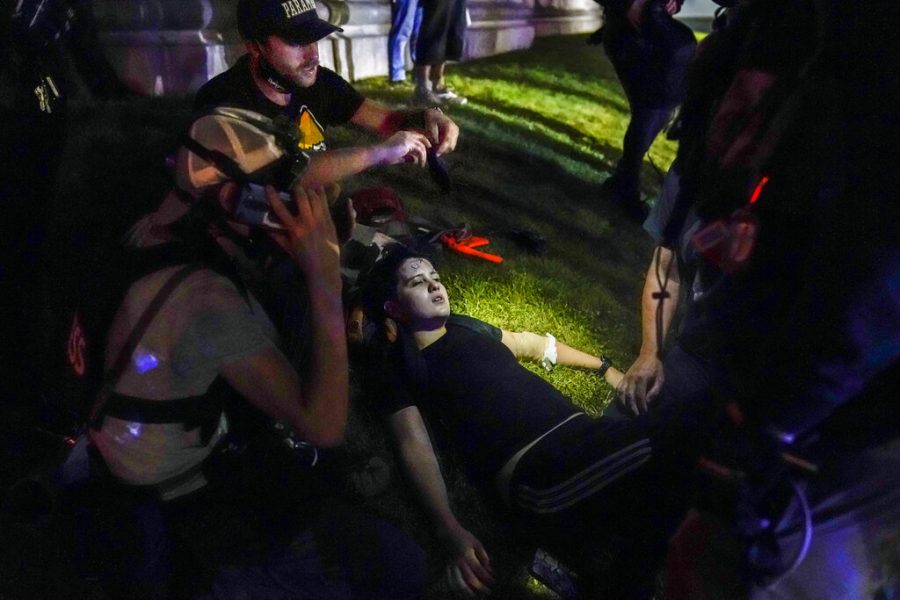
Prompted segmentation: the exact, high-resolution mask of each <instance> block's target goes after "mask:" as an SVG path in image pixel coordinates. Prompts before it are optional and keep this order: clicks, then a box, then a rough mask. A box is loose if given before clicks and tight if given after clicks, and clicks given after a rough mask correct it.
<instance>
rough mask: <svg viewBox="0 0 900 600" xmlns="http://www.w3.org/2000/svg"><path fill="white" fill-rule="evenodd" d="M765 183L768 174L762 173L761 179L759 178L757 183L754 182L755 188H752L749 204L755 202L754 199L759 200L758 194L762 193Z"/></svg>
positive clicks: (767, 179)
mask: <svg viewBox="0 0 900 600" xmlns="http://www.w3.org/2000/svg"><path fill="white" fill-rule="evenodd" d="M767 183H769V176H768V175H763V177H762V179H760V180H759V183H757V184H756V188H755V189H754V190H753V193H752V194H750V202H749V204H751V205H753V204H756V201H757V200H759V195H760V194H762V191H763V188H764V187H766V184H767Z"/></svg>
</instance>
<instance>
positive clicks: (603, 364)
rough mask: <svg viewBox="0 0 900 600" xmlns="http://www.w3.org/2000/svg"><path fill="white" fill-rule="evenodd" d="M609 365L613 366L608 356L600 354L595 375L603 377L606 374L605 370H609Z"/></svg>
mask: <svg viewBox="0 0 900 600" xmlns="http://www.w3.org/2000/svg"><path fill="white" fill-rule="evenodd" d="M611 366H613V364H612V361H611V360H610V359H609V358H607V357H605V356H603V355H600V366H599V367H597V375H599V376H600V377H603V376H604V375H606V372H607V371H609V368H610V367H611Z"/></svg>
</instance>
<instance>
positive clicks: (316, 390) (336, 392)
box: [302, 278, 349, 446]
mask: <svg viewBox="0 0 900 600" xmlns="http://www.w3.org/2000/svg"><path fill="white" fill-rule="evenodd" d="M336 279H337V285H336V286H335V283H334V282H323V281H317V280H315V279H312V280H311V281H310V283H309V285H308V290H309V300H310V312H311V319H310V321H311V332H310V333H311V336H312V345H311V347H312V348H313V349H314V351H313V352H312V359H311V364H310V369H309V376H308V377H307V378H306V379H305V380H304V381H303V383H302V386H303V398H304V400H305V402H304V410H303V411H302V412H303V415H302V418H303V420H304V422H306V423H317V424H319V428H320V432H319V436H318V437H319V438H320V439H319V441H318V443H317V445H319V446H335V445H338V444H340V443H341V442H342V441H343V439H344V429H345V426H346V423H347V413H348V396H349V383H348V364H347V344H346V336H345V333H344V319H343V311H342V306H341V294H340V278H336Z"/></svg>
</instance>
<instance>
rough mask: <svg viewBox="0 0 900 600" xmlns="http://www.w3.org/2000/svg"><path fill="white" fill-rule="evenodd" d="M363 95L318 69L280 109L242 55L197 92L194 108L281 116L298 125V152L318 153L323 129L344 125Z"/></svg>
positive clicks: (336, 77) (337, 78)
mask: <svg viewBox="0 0 900 600" xmlns="http://www.w3.org/2000/svg"><path fill="white" fill-rule="evenodd" d="M363 100H365V98H363V96H362V94H360V93H359V92H357V91H356V89H355V88H354V87H353V86H352V85H350V84H349V83H347V82H346V81H345V80H344V79H343V78H341V76H339V75H338V74H337V73H335V72H334V71H332V70H330V69H327V68H325V67H319V73H318V76H317V77H316V82H315V83H314V84H313V85H311V86H310V87H307V88H301V87H295V88H294V90H293V92H292V93H291V101H290V104H288V106H279V105H277V104H275V103H274V102H272V101H271V100H269V99H268V98H266V97H265V95H264V94H263V93H262V92H261V91H260V89H259V88H258V87H257V86H256V83H255V82H254V81H253V78H252V76H251V75H250V60H249V57H248V56H247V55H246V54H245V55H244V56H242V57H241V58H239V59H238V61H237V62H236V63H235V64H234V66H232V67H231V68H230V69H228V70H227V71H225V72H224V73H220V74H219V75H217V76H215V77H213V78H212V79H210V80H209V81H208V82H207V83H206V84H204V85H203V87H201V88H200V89H199V90H198V91H197V97H196V98H195V99H194V108H195V109H197V110H203V109H208V108H212V107H216V106H234V107H238V108H245V109H247V110H253V111H256V112H258V113H260V114H263V115H265V116H267V117H270V118H275V117H277V116H279V115H284V116H287V117H288V118H290V119H291V120H292V121H294V122H295V123H296V124H297V129H298V131H299V132H300V144H299V146H300V149H301V150H303V151H305V152H318V151H321V150H325V149H326V145H325V128H326V127H328V126H332V125H344V124H346V123H347V122H349V121H350V119H351V117H353V114H354V113H355V112H356V111H357V109H359V107H360V105H361V104H362V103H363Z"/></svg>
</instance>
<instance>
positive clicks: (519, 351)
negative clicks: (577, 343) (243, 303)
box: [501, 329, 622, 387]
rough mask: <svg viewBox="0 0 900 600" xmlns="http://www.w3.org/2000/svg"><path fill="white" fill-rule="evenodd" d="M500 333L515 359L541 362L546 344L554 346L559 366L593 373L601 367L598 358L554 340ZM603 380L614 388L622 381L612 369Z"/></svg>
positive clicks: (516, 332) (507, 332)
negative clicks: (587, 370)
mask: <svg viewBox="0 0 900 600" xmlns="http://www.w3.org/2000/svg"><path fill="white" fill-rule="evenodd" d="M501 331H502V332H503V338H502V339H501V341H502V342H503V345H505V346H506V347H507V348H509V349H510V351H511V352H512V353H513V354H514V355H515V357H516V358H528V359H531V360H535V361H539V362H540V361H543V360H544V358H545V357H546V356H547V348H548V344H551V343H552V344H555V346H556V362H558V363H559V364H561V365H566V366H569V367H580V368H582V369H591V370H593V371H596V370H598V369H600V367H601V366H603V359H601V358H600V357H599V356H593V355H591V354H588V353H587V352H582V351H581V350H579V349H577V348H573V347H572V346H569V345H566V344H563V343H562V342H560V341H557V340H555V339H554V340H553V341H552V342H551V340H550V338H549V337H547V336H543V335H538V334H536V333H531V332H530V331H507V330H505V329H503V330H501ZM603 379H604V380H605V381H606V383H608V384H609V385H611V386H613V387H616V386H617V385H618V384H619V381H621V379H622V372H621V371H619V370H618V369H616V368H614V367H609V368H607V369H606V370H605V372H604V373H603Z"/></svg>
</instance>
